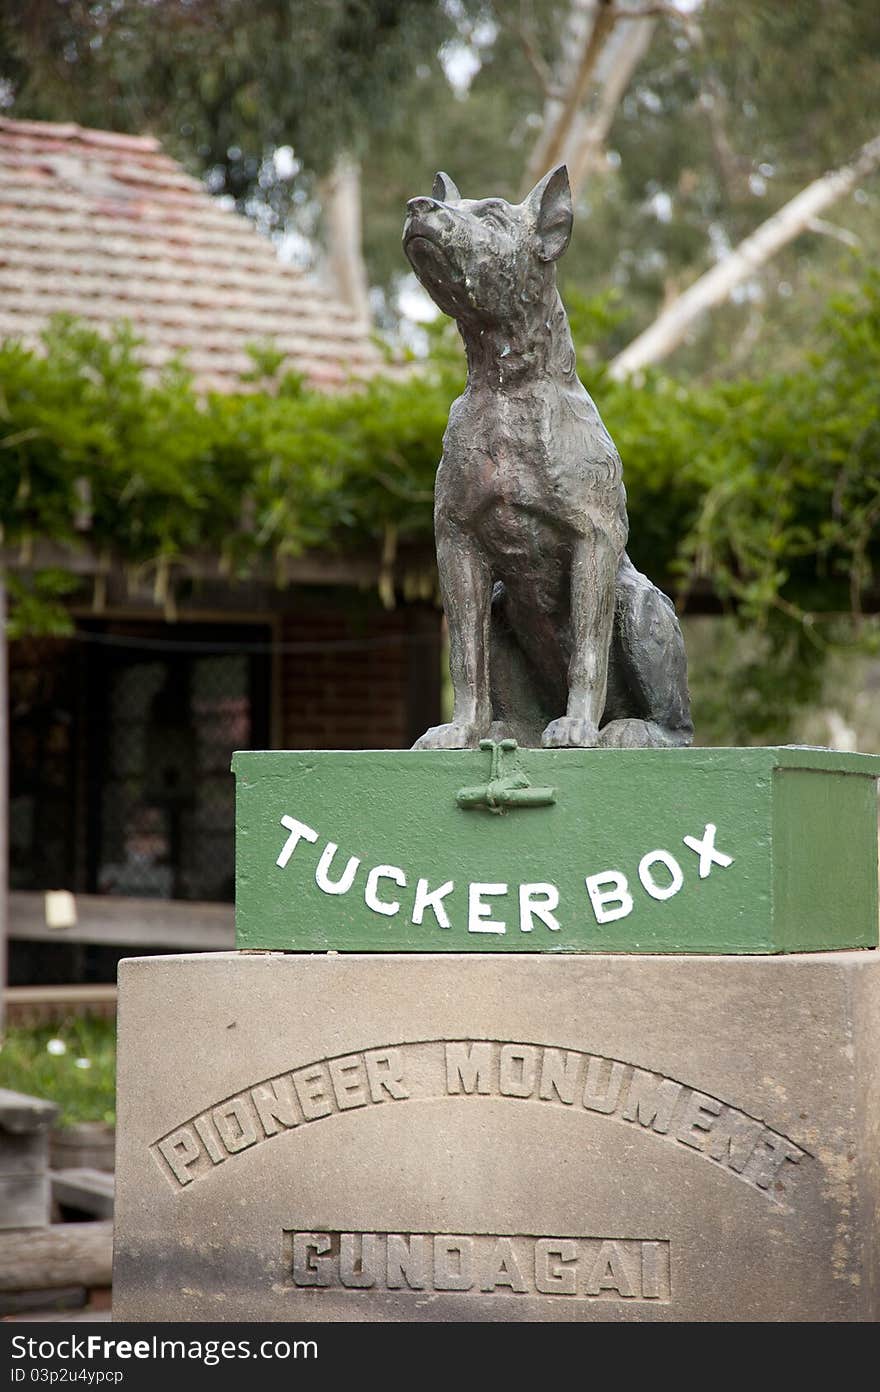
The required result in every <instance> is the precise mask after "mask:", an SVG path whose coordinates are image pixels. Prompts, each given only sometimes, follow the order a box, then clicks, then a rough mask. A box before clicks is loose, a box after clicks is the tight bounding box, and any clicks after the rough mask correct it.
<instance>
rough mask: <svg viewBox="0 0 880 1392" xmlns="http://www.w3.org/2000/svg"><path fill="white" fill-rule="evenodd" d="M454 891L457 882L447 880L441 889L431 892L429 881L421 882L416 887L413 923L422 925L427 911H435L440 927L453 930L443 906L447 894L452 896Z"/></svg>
mask: <svg viewBox="0 0 880 1392" xmlns="http://www.w3.org/2000/svg"><path fill="white" fill-rule="evenodd" d="M454 889H455V882H454V881H453V880H447V881H446V883H445V884H442V885H441V886H440V888H439V889H431V890H429V889H428V881H427V880H419V882H418V884H417V885H416V897H415V903H414V904H413V911H412V921H413V923H421V922H422V919H423V918H424V917H425V910H426V909H433V911H434V917H435V918H436V920H437V922H438V924H439V925H440V927H441V928H451V927H452V924H451V923H450V922H449V915H448V914H447V912H446V909H445V908H444V906H443V900H444V899H445V898H446V896H447V894H451V893H452V891H453V890H454Z"/></svg>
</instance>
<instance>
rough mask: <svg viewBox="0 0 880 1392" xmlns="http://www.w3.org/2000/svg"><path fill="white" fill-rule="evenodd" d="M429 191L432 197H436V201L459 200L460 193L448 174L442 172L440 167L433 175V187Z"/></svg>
mask: <svg viewBox="0 0 880 1392" xmlns="http://www.w3.org/2000/svg"><path fill="white" fill-rule="evenodd" d="M431 193H432V195H433V197H434V198H436V199H437V202H438V203H460V202H461V194H460V193H459V191H458V189H457V188H456V187H455V184H454V183H453V182H452V180H451V179H450V177H449V175H448V174H444V173H443V170H442V169H441V170H440V172H439V173H438V174H435V175H434V187H433V188H432V189H431Z"/></svg>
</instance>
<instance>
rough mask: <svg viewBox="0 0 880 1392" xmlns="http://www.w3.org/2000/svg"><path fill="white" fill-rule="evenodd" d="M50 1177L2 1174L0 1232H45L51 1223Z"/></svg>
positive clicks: (44, 1172)
mask: <svg viewBox="0 0 880 1392" xmlns="http://www.w3.org/2000/svg"><path fill="white" fill-rule="evenodd" d="M49 1203H50V1193H49V1174H48V1171H46V1170H44V1171H43V1172H42V1173H36V1174H0V1230H2V1231H3V1232H10V1231H13V1230H14V1229H16V1228H44V1227H46V1225H47V1224H48V1222H49Z"/></svg>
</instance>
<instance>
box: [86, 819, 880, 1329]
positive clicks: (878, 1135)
mask: <svg viewBox="0 0 880 1392" xmlns="http://www.w3.org/2000/svg"><path fill="white" fill-rule="evenodd" d="M463 815H464V814H463ZM878 1040H880V958H878V956H877V954H876V952H870V951H840V952H833V953H815V954H801V955H797V956H779V957H763V958H761V957H737V956H727V957H724V956H711V957H709V956H689V957H682V956H644V955H622V954H621V955H601V954H598V953H593V954H585V955H578V956H568V957H558V956H550V955H537V956H515V955H511V954H503V955H502V954H494V955H486V954H477V953H471V954H466V955H461V954H450V955H444V956H440V955H433V954H420V955H402V954H398V955H383V954H371V955H355V954H350V955H342V956H336V955H324V956H303V955H285V954H278V953H253V954H251V953H240V954H232V953H230V954H218V955H204V956H190V957H178V958H173V959H172V958H167V957H160V958H145V959H140V960H133V961H129V962H125V963H123V964H122V965H121V967H120V1034H119V1130H118V1139H117V1200H116V1203H117V1208H116V1215H117V1225H116V1253H115V1268H114V1315H115V1317H116V1318H118V1319H132V1320H179V1319H184V1320H227V1319H247V1320H251V1319H257V1320H279V1319H281V1320H285V1319H290V1320H328V1319H330V1320H337V1319H338V1320H400V1321H418V1320H450V1321H472V1320H480V1321H492V1320H498V1321H510V1320H542V1321H554V1320H581V1321H589V1320H610V1321H614V1320H620V1321H627V1320H640V1321H645V1320H663V1321H675V1320H687V1321H692V1320H713V1321H718V1320H725V1321H730V1320H788V1321H792V1320H829V1321H830V1320H835V1321H836V1320H870V1319H876V1318H877V1316H878V1314H880V1269H878V1261H880V1227H878V1212H880V1049H878Z"/></svg>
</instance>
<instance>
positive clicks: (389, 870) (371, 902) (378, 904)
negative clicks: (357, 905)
mask: <svg viewBox="0 0 880 1392" xmlns="http://www.w3.org/2000/svg"><path fill="white" fill-rule="evenodd" d="M380 880H393V881H394V883H395V884H398V885H400V887H401V889H403V888H405V887H406V875H404V873H403V871H402V870H400V869H399V868H398V867H397V866H396V865H377V866H376V867H375V868H374V869H373V870H371V871H370V873H369V875H368V876H367V887H366V889H365V890H364V902H365V904H366V906H367V908H368V909H372V910H373V911H374V913H380V914H385V915H386V916H387V917H388V918H393V917H394V915H395V914H396V913H398V912H399V911H400V904H399V902H398V900H397V899H391V900H390V901H389V900H386V899H380V898H379V895H378V893H377V890H378V887H379V881H380Z"/></svg>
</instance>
